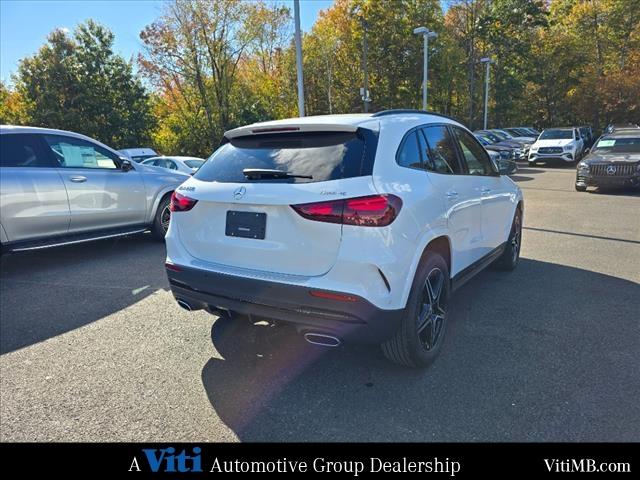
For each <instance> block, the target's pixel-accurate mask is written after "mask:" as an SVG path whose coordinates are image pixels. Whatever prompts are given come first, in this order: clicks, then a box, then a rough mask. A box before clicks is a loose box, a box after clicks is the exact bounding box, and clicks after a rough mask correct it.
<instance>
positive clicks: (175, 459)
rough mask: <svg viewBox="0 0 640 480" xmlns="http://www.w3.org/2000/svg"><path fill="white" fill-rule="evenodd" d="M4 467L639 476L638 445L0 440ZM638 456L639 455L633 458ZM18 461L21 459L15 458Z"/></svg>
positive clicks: (123, 471)
mask: <svg viewBox="0 0 640 480" xmlns="http://www.w3.org/2000/svg"><path fill="white" fill-rule="evenodd" d="M0 452H2V457H3V458H4V460H5V461H4V462H3V465H4V467H5V468H8V463H7V462H8V461H11V462H12V463H14V465H17V464H20V465H22V466H21V470H22V471H23V472H24V473H27V472H28V473H62V474H64V473H69V472H83V473H97V474H111V475H118V476H120V475H125V474H130V475H132V476H134V477H135V476H138V477H140V476H147V475H153V476H164V475H167V474H169V475H171V476H176V475H186V476H187V477H190V476H193V475H211V474H216V475H221V474H245V475H246V474H253V475H260V474H263V475H264V474H266V475H269V474H278V475H296V476H306V475H316V476H317V475H336V474H338V475H341V476H348V477H364V476H370V475H385V474H386V475H398V474H404V475H412V476H416V475H417V476H423V475H427V476H428V477H434V476H435V477H450V478H476V477H477V476H478V475H485V474H486V475H496V474H511V475H522V474H527V475H535V476H536V477H537V476H543V475H548V474H558V473H590V474H598V473H600V474H607V475H611V474H612V473H620V474H627V476H630V475H629V474H631V473H632V472H633V473H635V474H636V475H637V471H636V469H635V465H634V462H633V460H632V456H633V455H632V453H636V454H637V452H638V445H637V444H614V443H606V444H594V443H589V444H569V443H561V444H560V443H551V444H538V443H521V444H513V443H498V444H487V443H462V444H461V443H455V444H453V443H452V444H447V443H427V444H415V443H411V444H409V443H396V444H379V443H375V444H368V443H367V444H342V443H330V444H311V443H308V444H273V443H269V444H264V443H244V444H242V443H239V444H217V443H216V444H212V443H192V444H185V443H163V444H152V443H149V444H131V443H107V444H99V443H91V444H87V443H81V444H79V443H61V444H60V443H58V444H55V443H47V444H42V443H38V444H36V443H18V444H6V443H5V444H1V446H0ZM635 457H636V459H637V455H636V456H635ZM15 462H18V463H15Z"/></svg>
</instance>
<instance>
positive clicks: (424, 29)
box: [413, 27, 438, 110]
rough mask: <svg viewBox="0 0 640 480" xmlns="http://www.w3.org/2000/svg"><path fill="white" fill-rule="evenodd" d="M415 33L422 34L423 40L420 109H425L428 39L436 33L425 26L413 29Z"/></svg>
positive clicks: (435, 35) (434, 36)
mask: <svg viewBox="0 0 640 480" xmlns="http://www.w3.org/2000/svg"><path fill="white" fill-rule="evenodd" d="M413 33H415V34H416V35H422V38H423V40H424V52H423V60H424V65H423V73H422V109H423V110H426V109H427V82H428V75H429V74H428V70H429V39H430V38H436V37H437V36H438V34H437V33H436V32H432V31H431V30H429V29H428V28H427V27H418V28H416V29H414V30H413Z"/></svg>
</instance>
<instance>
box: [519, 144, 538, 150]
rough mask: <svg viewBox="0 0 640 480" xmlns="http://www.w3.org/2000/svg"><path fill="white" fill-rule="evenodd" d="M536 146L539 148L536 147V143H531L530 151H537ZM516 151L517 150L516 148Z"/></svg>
mask: <svg viewBox="0 0 640 480" xmlns="http://www.w3.org/2000/svg"><path fill="white" fill-rule="evenodd" d="M538 148H540V147H537V146H536V145H532V146H531V151H532V152H537V151H538ZM516 151H517V150H516Z"/></svg>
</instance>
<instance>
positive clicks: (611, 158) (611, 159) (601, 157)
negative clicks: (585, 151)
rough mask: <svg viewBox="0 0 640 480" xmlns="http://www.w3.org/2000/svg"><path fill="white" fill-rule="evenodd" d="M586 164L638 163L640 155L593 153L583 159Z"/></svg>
mask: <svg viewBox="0 0 640 480" xmlns="http://www.w3.org/2000/svg"><path fill="white" fill-rule="evenodd" d="M582 161H583V162H584V163H587V164H588V163H636V162H640V153H617V152H611V153H608V152H593V153H590V154H589V155H587V156H586V157H584V158H583V159H582Z"/></svg>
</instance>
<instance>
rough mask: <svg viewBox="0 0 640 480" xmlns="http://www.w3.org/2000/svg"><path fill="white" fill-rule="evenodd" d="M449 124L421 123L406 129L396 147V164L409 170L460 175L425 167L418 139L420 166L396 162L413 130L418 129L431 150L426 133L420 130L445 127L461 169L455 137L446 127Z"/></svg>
mask: <svg viewBox="0 0 640 480" xmlns="http://www.w3.org/2000/svg"><path fill="white" fill-rule="evenodd" d="M450 125H451V124H450V123H445V122H437V123H423V124H422V125H418V126H416V127H412V128H411V129H409V130H407V131H406V133H405V134H404V137H402V140H401V141H400V145H399V146H398V149H397V150H396V164H397V165H398V166H399V167H402V168H408V169H409V170H418V171H422V172H426V173H434V174H436V175H462V173H456V172H451V173H442V172H436V171H435V170H429V169H428V168H427V161H426V160H425V158H424V153H423V152H422V150H420V142H419V141H418V152H419V153H420V163H421V164H422V168H418V167H409V166H405V165H400V162H398V160H399V158H400V152H401V151H402V148H403V147H404V144H405V142H406V141H407V138H408V137H409V135H411V134H412V133H413V132H414V131H418V130H420V134H421V135H422V138H424V141H425V143H426V144H427V147H428V148H429V150H431V145H429V140H428V139H427V137H426V135H425V134H424V133H422V130H423V129H425V128H429V127H445V129H446V130H447V133H448V134H449V136H450V137H451V140H453V143H454V148H455V149H456V161H457V162H458V167H459V168H460V169H461V170H462V164H461V163H460V158H459V156H458V154H457V146H456V145H455V143H456V142H455V137H453V136H452V134H451V131H449V129H448V127H449V126H450ZM416 141H417V138H416Z"/></svg>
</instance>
